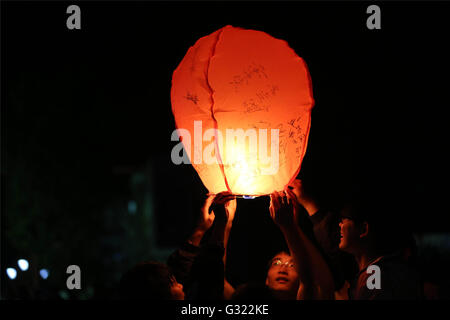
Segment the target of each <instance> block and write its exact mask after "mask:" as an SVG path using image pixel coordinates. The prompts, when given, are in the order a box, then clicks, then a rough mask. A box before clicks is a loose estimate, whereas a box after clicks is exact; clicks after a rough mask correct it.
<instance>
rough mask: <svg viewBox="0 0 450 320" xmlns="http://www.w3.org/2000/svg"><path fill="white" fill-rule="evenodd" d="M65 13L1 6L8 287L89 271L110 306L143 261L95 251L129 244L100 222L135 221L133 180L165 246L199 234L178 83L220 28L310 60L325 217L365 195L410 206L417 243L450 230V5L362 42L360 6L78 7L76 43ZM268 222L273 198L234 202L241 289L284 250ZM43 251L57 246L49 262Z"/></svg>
mask: <svg viewBox="0 0 450 320" xmlns="http://www.w3.org/2000/svg"><path fill="white" fill-rule="evenodd" d="M70 4H73V3H55V2H47V3H33V2H20V3H10V2H9V3H4V2H2V19H1V20H2V108H1V109H2V182H3V185H2V190H3V193H2V199H3V200H2V205H3V207H2V240H4V241H2V245H3V248H2V249H3V250H2V260H3V261H5V262H4V263H2V277H4V274H5V272H4V268H5V267H6V266H7V265H8V264H11V263H13V262H14V261H15V259H17V257H19V256H22V255H24V254H30V255H32V254H35V255H37V256H39V255H40V254H44V253H43V252H45V254H47V255H49V256H47V257H46V258H45V259H44V260H45V261H46V262H47V265H49V266H52V267H53V268H54V270H59V274H58V272H56V271H55V275H58V277H57V279H58V281H60V283H59V284H58V283H55V282H53V286H54V288H57V289H55V290H58V289H60V288H64V286H65V280H64V279H65V275H64V271H65V268H66V266H67V265H69V264H78V265H80V266H81V267H82V270H83V274H86V276H87V277H88V279H92V280H86V281H91V284H89V282H88V283H87V285H92V286H93V287H94V289H95V291H94V297H111V296H113V295H114V294H113V293H112V292H113V288H114V284H115V281H116V280H115V279H116V278H114V277H113V276H112V275H111V274H112V273H113V271H114V272H115V273H121V272H123V271H124V269H125V268H127V267H130V266H131V265H132V264H133V263H135V262H137V261H134V260H133V258H128V260H127V259H125V260H124V261H123V262H122V264H120V265H119V264H118V265H112V264H109V263H108V262H105V261H109V260H108V259H109V258H108V257H109V256H110V255H112V254H114V252H113V251H111V252H110V251H108V250H104V246H102V245H99V241H100V242H101V241H102V239H103V240H104V237H108V239H111V238H113V239H114V237H116V240H117V239H119V240H117V241H120V237H121V236H122V234H123V233H124V232H125V231H124V230H123V229H121V221H123V220H121V219H124V218H123V216H121V218H120V219H119V218H117V219H116V218H115V217H114V216H112V218H111V216H108V217H109V218H108V219H109V220H108V222H105V221H106V220H105V219H107V218H105V217H106V216H105V213H104V212H105V210H107V208H109V209H111V208H112V210H114V208H124V207H126V203H127V201H129V200H131V199H132V197H133V192H134V191H132V190H131V189H132V188H131V187H130V184H131V183H130V181H131V180H132V176H133V174H134V173H136V172H144V173H145V174H144V176H145V177H146V178H145V179H146V181H147V182H148V185H150V187H149V189H148V190H147V189H146V190H147V191H146V192H149V193H150V194H151V197H152V199H153V206H154V211H153V212H154V214H155V219H156V220H154V221H153V223H154V224H156V228H155V230H156V241H157V245H158V246H160V247H169V248H171V247H173V248H174V247H176V246H177V245H179V244H181V242H182V241H183V240H184V239H185V238H186V237H187V236H188V235H189V232H190V231H191V230H192V228H193V226H194V221H195V216H196V214H197V208H198V207H199V205H200V204H201V201H202V196H203V195H204V194H205V193H206V189H205V188H204V187H203V185H202V183H201V181H200V179H199V178H198V176H197V174H196V172H195V170H193V168H192V167H190V166H176V165H174V164H173V163H172V162H171V160H170V151H171V149H172V147H173V146H174V145H175V142H172V141H170V136H171V133H172V131H173V130H174V129H175V127H174V120H173V116H172V113H171V104H170V87H171V76H172V72H173V70H174V69H175V68H176V67H177V65H178V63H179V62H180V61H181V60H182V58H183V57H184V54H185V53H186V51H187V50H188V48H189V47H190V46H192V45H193V44H194V43H195V42H196V41H197V40H198V39H199V38H200V37H202V36H205V35H208V34H210V33H212V32H214V31H216V30H217V29H219V28H221V27H223V26H225V25H233V26H237V27H242V28H248V29H256V30H261V31H264V32H266V33H268V34H270V35H272V36H274V37H276V38H280V39H284V40H286V41H287V42H288V43H289V45H290V46H291V47H292V48H293V49H294V50H295V51H296V53H297V54H298V55H299V56H301V57H302V58H303V59H304V60H305V61H306V63H307V65H308V67H309V70H310V73H311V77H312V82H313V93H314V98H315V101H316V103H315V107H314V109H313V112H312V127H311V133H310V138H309V144H308V150H307V153H306V156H305V159H304V162H303V166H302V170H301V173H300V177H302V178H304V179H305V181H307V182H308V183H309V186H310V188H311V192H313V193H315V194H316V196H317V197H318V198H319V199H320V201H321V202H322V203H323V205H324V206H328V207H330V208H335V207H338V206H339V205H340V204H341V202H342V201H343V199H345V197H346V196H347V195H348V193H350V191H351V190H352V189H355V188H361V187H365V186H370V187H371V188H372V189H373V190H374V192H376V193H377V194H378V193H379V200H380V201H383V199H384V196H385V194H386V192H387V190H389V191H390V192H391V193H392V192H393V193H394V194H396V195H397V196H398V201H401V202H404V203H405V212H403V214H404V216H405V223H407V224H408V226H410V227H411V228H412V229H413V231H414V232H415V233H417V234H423V233H430V232H431V233H438V232H448V231H449V230H448V229H449V225H448V222H447V220H448V219H447V215H448V213H449V212H448V208H447V190H448V188H447V181H448V169H447V166H448V152H447V148H448V145H449V144H448V137H449V134H448V125H447V123H448V120H447V118H446V116H447V112H446V111H447V110H446V109H447V108H448V106H449V98H448V95H447V92H448V71H449V70H448V66H449V63H448V57H449V49H448V46H447V45H446V42H448V39H447V38H448V33H449V26H448V23H447V20H448V19H447V16H448V12H449V11H448V10H449V9H450V6H449V5H448V3H444V2H435V3H428V2H427V3H423V2H393V3H391V2H386V3H385V2H381V3H378V5H379V6H380V8H381V12H382V20H381V23H382V29H381V30H369V29H367V27H366V19H367V17H368V14H367V13H366V8H367V6H368V5H369V4H371V3H364V2H358V3H353V2H352V3H350V2H344V3H336V2H317V3H297V2H281V3H280V2H276V3H275V2H230V3H224V2H208V3H206V2H196V3H190V2H189V3H188V2H132V3H123V2H97V3H92V2H89V3H87V2H77V4H78V5H79V6H80V8H81V30H68V29H67V27H66V19H67V17H68V14H66V8H67V6H68V5H70ZM41 195H42V196H41ZM267 207H268V199H267V197H263V198H259V199H256V200H239V201H238V209H237V214H236V220H235V223H234V226H233V230H232V233H231V237H230V247H229V261H228V274H229V277H230V281H231V282H232V283H233V284H239V283H242V282H245V281H247V280H249V279H260V278H261V277H262V276H263V275H264V268H262V267H261V266H263V265H264V261H265V260H266V259H267V258H268V257H269V256H270V255H271V254H272V253H273V252H274V251H276V250H277V249H278V248H279V246H280V245H281V242H282V239H281V235H280V233H279V232H278V230H276V228H275V226H274V225H273V224H272V222H271V221H270V217H269V215H268V210H267ZM138 208H139V207H138ZM33 210H37V212H39V216H34V215H33V212H35V211H33ZM406 220H407V221H406ZM23 221H25V222H23ZM20 223H23V225H24V227H23V228H22V229H21V228H13V226H17V225H18V224H20ZM105 224H108V227H105ZM29 228H31V229H32V230H30V229H29ZM141 228H147V226H141ZM12 230H15V231H14V232H15V233H13V231H12ZM22 235H23V237H22ZM37 239H44V240H41V243H40V244H39V248H37V247H38V244H37V242H38V241H37ZM45 239H49V240H47V241H48V242H52V243H53V244H54V243H59V245H58V246H55V247H54V248H53V247H52V248H53V249H52V250H54V251H51V250H48V251H47V252H46V250H45V249H43V248H44V245H45V243H47V242H46V240H45ZM43 243H44V244H43ZM146 245H147V244H146V243H145V242H141V241H138V239H136V240H135V242H134V244H133V247H140V250H141V251H145V250H146V249H145V247H146ZM118 247H120V246H118ZM58 250H59V251H58ZM120 250H122V251H121V252H119V254H121V255H122V256H126V255H127V248H124V247H121V249H120ZM130 250H131V249H130ZM24 251H26V252H24ZM50 252H64V254H65V255H64V257H63V256H58V255H51V256H50ZM152 257H153V256H152V253H151V252H148V256H143V257H142V259H145V258H152ZM41 260H42V259H41ZM97 262H99V263H97ZM52 270H53V269H52ZM108 270H109V271H110V272H111V273H108ZM111 270H113V271H111ZM94 278H95V279H97V280H95V279H94ZM49 279H50V278H49ZM61 279H62V280H61ZM61 281H62V282H61Z"/></svg>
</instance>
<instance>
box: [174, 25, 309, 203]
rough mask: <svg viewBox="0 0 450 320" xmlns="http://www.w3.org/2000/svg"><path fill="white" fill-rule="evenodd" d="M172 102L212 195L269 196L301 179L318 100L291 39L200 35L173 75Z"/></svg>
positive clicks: (227, 32) (230, 32) (240, 33)
mask: <svg viewBox="0 0 450 320" xmlns="http://www.w3.org/2000/svg"><path fill="white" fill-rule="evenodd" d="M171 101H172V111H173V114H174V118H175V123H176V126H177V129H178V135H179V136H180V137H181V140H182V143H183V146H184V149H185V150H184V151H185V152H186V153H187V156H188V157H189V160H190V163H191V164H192V165H193V166H194V168H195V170H196V171H197V173H198V174H199V176H200V178H201V179H202V181H203V183H204V185H205V186H206V188H207V189H208V190H209V191H210V192H211V193H218V192H221V191H226V190H228V191H230V192H232V193H233V194H236V195H256V196H257V195H265V194H269V193H271V192H273V191H274V190H282V189H283V188H284V187H285V186H286V185H287V184H289V183H290V181H291V180H293V179H294V178H295V177H296V176H297V174H298V172H299V170H300V166H301V162H302V159H303V156H304V154H305V151H306V145H307V141H308V135H309V128H310V121H311V109H312V107H313V105H314V99H313V96H312V85H311V79H310V76H309V72H308V69H307V66H306V64H305V62H304V61H303V59H301V58H300V57H299V56H297V54H296V53H295V52H294V50H292V49H291V48H290V47H289V46H288V44H287V43H286V42H285V41H283V40H279V39H275V38H273V37H272V36H270V35H268V34H266V33H264V32H261V31H255V30H245V29H241V28H235V27H232V26H226V27H224V28H222V29H219V30H217V31H216V32H214V33H212V34H210V35H208V36H205V37H203V38H200V39H199V40H198V41H197V42H196V43H195V45H194V46H193V47H191V48H189V50H188V52H187V53H186V55H185V57H184V58H183V60H182V61H181V63H180V64H179V66H178V67H177V69H176V70H175V71H174V73H173V77H172V91H171ZM182 129H184V130H182ZM233 133H234V136H235V137H236V136H239V135H241V137H242V136H244V139H240V138H236V139H234V140H233V139H231V138H232V137H233ZM242 133H244V135H242ZM255 133H256V138H255ZM227 134H229V136H228V135H227ZM245 134H246V135H245ZM277 135H278V143H277V139H276V138H277ZM229 137H230V139H228V138H229ZM255 144H256V149H255V148H253V147H254V145H255ZM211 158H212V159H213V160H214V161H211Z"/></svg>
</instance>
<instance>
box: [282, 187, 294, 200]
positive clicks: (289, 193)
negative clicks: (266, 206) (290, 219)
mask: <svg viewBox="0 0 450 320" xmlns="http://www.w3.org/2000/svg"><path fill="white" fill-rule="evenodd" d="M285 192H286V195H287V197H288V199H289V201H290V202H294V201H297V197H296V196H295V194H294V193H293V192H292V190H290V189H288V188H286V190H285Z"/></svg>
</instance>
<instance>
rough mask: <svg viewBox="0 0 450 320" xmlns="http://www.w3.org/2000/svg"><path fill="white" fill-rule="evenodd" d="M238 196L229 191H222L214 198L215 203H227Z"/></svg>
mask: <svg viewBox="0 0 450 320" xmlns="http://www.w3.org/2000/svg"><path fill="white" fill-rule="evenodd" d="M234 199H236V197H235V196H234V195H233V194H231V193H230V192H228V191H224V192H220V193H218V194H217V195H216V197H215V198H214V203H215V204H225V203H227V202H228V201H231V200H234Z"/></svg>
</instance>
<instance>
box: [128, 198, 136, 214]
mask: <svg viewBox="0 0 450 320" xmlns="http://www.w3.org/2000/svg"><path fill="white" fill-rule="evenodd" d="M136 210H137V204H136V201H133V200H131V201H130V202H128V212H129V213H130V214H135V213H136Z"/></svg>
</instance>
